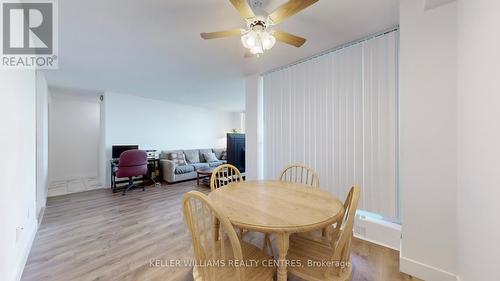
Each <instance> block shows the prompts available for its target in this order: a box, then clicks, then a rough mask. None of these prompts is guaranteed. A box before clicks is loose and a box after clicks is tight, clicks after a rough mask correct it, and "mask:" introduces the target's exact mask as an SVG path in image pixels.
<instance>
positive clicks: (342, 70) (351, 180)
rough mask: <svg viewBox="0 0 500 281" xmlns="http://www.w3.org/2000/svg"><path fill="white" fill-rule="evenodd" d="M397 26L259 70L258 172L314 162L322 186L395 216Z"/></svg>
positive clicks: (267, 175) (364, 206)
mask: <svg viewBox="0 0 500 281" xmlns="http://www.w3.org/2000/svg"><path fill="white" fill-rule="evenodd" d="M397 44H398V42H397V31H392V32H389V33H386V34H384V35H380V36H377V37H375V38H372V39H369V40H366V41H363V42H360V43H357V44H354V45H351V46H349V47H346V48H343V49H340V50H337V51H333V52H330V53H327V54H324V55H321V56H319V57H316V58H313V59H310V60H307V61H305V62H302V63H299V64H295V65H293V66H290V67H287V68H284V69H281V70H278V71H274V72H271V73H268V74H264V171H265V172H264V176H265V178H266V179H276V178H277V176H278V175H279V173H280V171H281V170H282V169H283V168H284V167H285V166H286V165H287V164H290V163H302V164H305V165H308V166H310V167H312V168H313V169H314V170H316V172H317V173H318V174H319V176H320V183H321V187H322V188H324V189H327V190H329V191H330V192H332V193H333V194H335V195H337V196H338V197H339V198H342V199H343V198H345V197H346V196H347V193H348V190H349V188H350V187H351V186H352V185H359V186H360V187H361V191H362V192H361V198H360V209H363V210H366V211H369V212H374V213H379V214H381V215H383V216H385V217H388V218H396V217H397V205H398V204H397V202H398V198H397V179H396V176H397V173H396V159H397V155H396V154H397Z"/></svg>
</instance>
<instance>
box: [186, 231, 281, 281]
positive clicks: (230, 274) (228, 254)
mask: <svg viewBox="0 0 500 281" xmlns="http://www.w3.org/2000/svg"><path fill="white" fill-rule="evenodd" d="M217 244H218V245H217V247H215V248H216V249H217V251H216V253H215V258H209V260H222V258H221V257H222V254H221V250H220V249H221V247H220V244H221V242H220V241H218V242H217ZM224 249H225V260H230V259H233V251H232V248H231V244H230V242H229V240H228V239H226V240H225V241H224ZM241 251H242V254H243V260H244V261H246V262H247V264H248V265H251V266H245V267H243V268H244V271H245V281H250V280H255V281H257V280H258V281H271V280H273V276H274V272H275V271H276V268H275V267H274V264H273V258H272V257H270V256H268V255H266V254H265V253H264V252H263V251H262V250H260V249H259V248H257V247H256V246H254V245H252V244H250V243H247V242H244V241H241ZM228 264H229V263H228V262H226V265H228ZM214 269H215V270H214V273H213V274H214V279H213V280H214V281H216V280H217V281H218V280H238V279H237V278H236V275H235V272H236V271H235V269H234V268H233V267H229V266H226V267H216V268H214ZM193 278H194V280H195V281H212V280H203V278H202V276H201V269H200V268H197V267H194V268H193Z"/></svg>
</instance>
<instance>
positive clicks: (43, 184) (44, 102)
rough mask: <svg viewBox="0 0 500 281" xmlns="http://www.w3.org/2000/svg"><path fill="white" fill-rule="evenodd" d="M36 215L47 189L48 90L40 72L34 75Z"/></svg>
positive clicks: (43, 204)
mask: <svg viewBox="0 0 500 281" xmlns="http://www.w3.org/2000/svg"><path fill="white" fill-rule="evenodd" d="M36 163H37V166H36V186H37V188H36V191H37V192H36V213H37V218H39V214H40V212H41V210H42V209H43V208H45V204H46V202H47V192H48V187H49V179H48V174H49V89H48V86H47V81H46V80H45V76H44V74H43V73H42V72H40V71H37V73H36Z"/></svg>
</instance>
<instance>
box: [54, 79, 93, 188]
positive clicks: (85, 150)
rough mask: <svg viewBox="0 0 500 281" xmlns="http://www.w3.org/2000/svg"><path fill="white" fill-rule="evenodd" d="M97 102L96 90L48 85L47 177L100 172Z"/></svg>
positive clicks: (80, 176)
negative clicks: (49, 92) (67, 88)
mask: <svg viewBox="0 0 500 281" xmlns="http://www.w3.org/2000/svg"><path fill="white" fill-rule="evenodd" d="M100 134H101V132H100V104H99V97H98V95H97V94H90V93H77V92H74V91H71V90H63V89H57V88H54V89H51V99H50V115H49V180H50V182H51V187H50V188H51V189H52V188H53V186H52V185H54V182H57V181H67V180H77V179H86V178H95V177H97V176H98V175H99V147H100V146H99V141H100Z"/></svg>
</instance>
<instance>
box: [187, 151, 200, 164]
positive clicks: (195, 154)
mask: <svg viewBox="0 0 500 281" xmlns="http://www.w3.org/2000/svg"><path fill="white" fill-rule="evenodd" d="M184 155H186V160H187V161H188V163H190V164H192V163H200V162H201V161H200V153H199V151H198V150H197V149H196V150H184Z"/></svg>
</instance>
